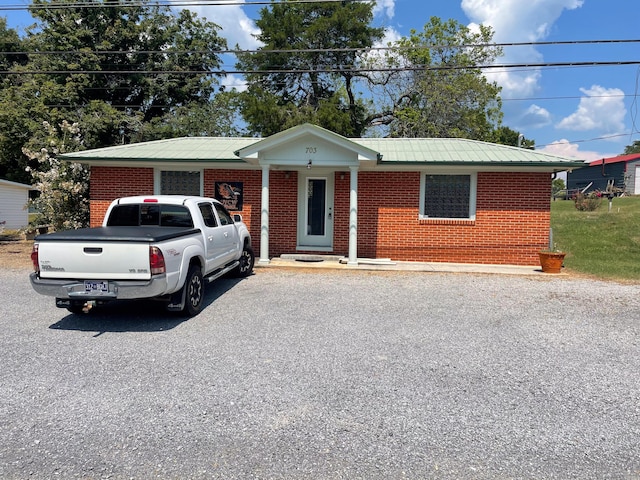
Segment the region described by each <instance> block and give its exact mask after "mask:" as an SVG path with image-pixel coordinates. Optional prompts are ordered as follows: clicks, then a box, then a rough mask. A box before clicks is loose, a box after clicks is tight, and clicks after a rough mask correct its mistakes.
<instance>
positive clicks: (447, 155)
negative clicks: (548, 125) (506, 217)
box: [355, 138, 584, 168]
mask: <svg viewBox="0 0 640 480" xmlns="http://www.w3.org/2000/svg"><path fill="white" fill-rule="evenodd" d="M355 141H356V142H357V143H359V144H361V145H363V146H366V147H367V148H371V149H372V150H376V151H378V152H380V153H381V154H382V161H381V162H379V163H382V164H409V165H411V164H425V163H426V164H439V165H451V164H461V163H462V164H467V165H482V164H500V165H505V166H508V165H514V166H516V165H519V166H523V165H526V166H536V165H538V166H566V167H567V168H573V167H576V166H583V165H584V162H583V161H581V160H574V159H569V158H566V157H560V156H557V155H551V154H548V153H544V152H540V151H537V150H528V149H525V148H518V147H510V146H507V145H499V144H495V143H487V142H479V141H477V140H468V139H464V138H411V139H407V138H362V139H358V140H355Z"/></svg>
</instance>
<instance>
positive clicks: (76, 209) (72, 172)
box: [24, 121, 89, 230]
mask: <svg viewBox="0 0 640 480" xmlns="http://www.w3.org/2000/svg"><path fill="white" fill-rule="evenodd" d="M43 127H44V129H43V130H42V131H41V132H40V133H39V135H37V138H34V139H32V140H31V142H30V145H29V146H26V147H25V148H24V154H25V155H26V156H27V157H28V158H29V159H30V160H32V161H34V162H37V163H38V164H39V165H40V166H41V168H39V169H36V168H31V167H28V171H29V172H30V173H31V175H32V176H33V185H34V187H35V188H36V189H37V190H38V193H39V195H38V197H37V198H36V199H35V200H33V201H31V202H30V206H32V207H33V208H34V210H35V211H36V214H37V216H36V219H35V220H34V222H33V223H35V224H36V225H51V226H53V228H54V229H55V230H68V229H72V228H80V227H85V226H87V225H88V224H89V200H88V199H87V197H86V193H87V191H88V188H89V171H88V169H87V168H86V167H84V166H83V165H81V164H79V163H67V162H63V161H61V160H59V159H58V155H59V154H63V153H69V152H74V151H77V150H80V149H81V148H82V137H81V135H80V130H79V128H78V125H77V124H71V123H69V122H66V121H64V122H62V123H61V124H60V125H59V128H56V127H55V126H53V125H51V124H49V123H48V122H44V123H43Z"/></svg>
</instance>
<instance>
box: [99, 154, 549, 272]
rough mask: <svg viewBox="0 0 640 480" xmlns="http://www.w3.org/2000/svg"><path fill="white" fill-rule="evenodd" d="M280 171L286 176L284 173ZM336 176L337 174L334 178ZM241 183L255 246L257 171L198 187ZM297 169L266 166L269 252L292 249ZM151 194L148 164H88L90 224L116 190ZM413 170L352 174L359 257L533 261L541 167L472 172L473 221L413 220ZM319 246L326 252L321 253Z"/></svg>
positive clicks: (340, 182) (224, 174)
mask: <svg viewBox="0 0 640 480" xmlns="http://www.w3.org/2000/svg"><path fill="white" fill-rule="evenodd" d="M287 176H288V177H289V178H287ZM341 177H343V178H341ZM216 181H225V182H243V184H244V185H243V187H244V191H243V195H244V197H243V200H244V202H243V210H242V211H240V212H238V213H241V214H242V216H243V218H244V221H245V223H246V224H247V226H248V227H249V231H250V232H251V236H252V241H253V245H254V249H255V252H256V254H258V253H259V251H260V250H259V248H260V209H261V193H262V172H261V171H259V170H205V172H204V194H205V196H214V193H215V192H214V182H216ZM349 185H350V175H349V172H344V173H341V172H337V173H336V174H335V201H334V251H333V253H334V254H339V255H347V254H348V250H349ZM297 189H298V175H297V173H296V172H293V171H292V172H289V173H287V172H283V171H278V170H274V171H271V172H270V180H269V190H270V200H269V210H270V212H271V216H270V220H269V233H270V235H269V253H270V256H272V257H274V256H278V255H281V254H283V253H295V252H296V240H297V217H298V206H297V199H298V193H297ZM151 193H153V169H145V168H119V167H118V168H115V167H93V168H92V172H91V224H92V225H99V224H100V223H101V222H102V218H103V216H104V212H105V211H106V208H107V206H108V205H109V203H110V202H111V201H112V200H113V199H114V198H117V197H119V196H126V195H140V194H151ZM419 196H420V174H419V173H416V172H360V173H359V174H358V256H359V257H370V258H391V259H393V260H406V261H425V262H454V263H495V264H514V265H535V264H537V263H538V257H537V252H538V251H539V250H540V249H541V248H544V247H545V246H546V245H547V242H548V234H549V216H550V204H549V202H550V196H551V181H550V176H549V174H548V173H479V174H478V185H477V203H476V219H475V221H470V220H460V221H442V220H420V219H419V218H418V217H419V201H420V199H419ZM325 253H326V252H325Z"/></svg>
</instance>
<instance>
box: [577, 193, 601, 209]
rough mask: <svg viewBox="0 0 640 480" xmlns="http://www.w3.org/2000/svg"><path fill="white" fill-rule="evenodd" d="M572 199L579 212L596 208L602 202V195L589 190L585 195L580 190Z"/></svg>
mask: <svg viewBox="0 0 640 480" xmlns="http://www.w3.org/2000/svg"><path fill="white" fill-rule="evenodd" d="M573 201H574V202H575V206H576V209H577V210H580V211H581V212H593V211H594V210H597V209H598V207H599V206H600V204H601V203H602V197H601V196H600V195H599V194H598V192H591V193H588V194H586V195H585V194H584V193H582V192H580V193H578V194H577V195H576V196H575V197H574V199H573Z"/></svg>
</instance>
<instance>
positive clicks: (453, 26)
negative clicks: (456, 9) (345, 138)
mask: <svg viewBox="0 0 640 480" xmlns="http://www.w3.org/2000/svg"><path fill="white" fill-rule="evenodd" d="M492 37H493V32H492V30H491V28H490V27H486V26H482V25H481V26H479V27H478V30H477V31H472V30H470V29H469V28H468V27H466V26H464V25H462V24H460V23H458V22H456V21H455V20H448V21H442V20H441V19H439V18H437V17H432V18H431V20H430V21H429V23H427V24H426V25H425V26H424V29H423V31H422V32H418V31H415V30H412V32H411V35H410V36H409V37H408V38H403V39H401V40H399V41H398V42H396V44H395V46H396V47H397V50H395V51H392V52H390V53H388V54H387V55H386V57H385V59H384V60H385V62H386V64H387V65H389V66H393V67H396V68H397V69H398V71H393V72H391V73H389V74H388V75H378V76H377V77H372V84H373V85H374V86H375V87H376V90H377V91H378V96H379V98H382V99H383V100H382V101H378V103H383V105H384V106H383V108H382V109H380V111H378V112H376V113H374V114H373V115H371V116H370V117H369V119H368V120H369V122H370V123H371V125H372V126H377V127H384V128H385V129H386V131H385V132H384V134H387V135H390V136H393V137H461V138H471V139H476V140H486V141H491V140H493V138H494V130H495V129H496V128H497V127H499V126H500V122H501V120H502V112H501V108H502V103H501V99H500V97H499V92H500V88H499V87H498V85H497V84H496V83H495V82H489V81H488V80H487V79H486V78H485V77H484V75H483V74H482V70H481V66H482V65H488V64H490V63H491V62H493V60H495V58H497V57H498V56H499V55H501V54H502V51H501V49H500V48H499V47H495V46H490V45H489V44H490V42H491V39H492Z"/></svg>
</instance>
